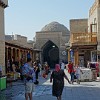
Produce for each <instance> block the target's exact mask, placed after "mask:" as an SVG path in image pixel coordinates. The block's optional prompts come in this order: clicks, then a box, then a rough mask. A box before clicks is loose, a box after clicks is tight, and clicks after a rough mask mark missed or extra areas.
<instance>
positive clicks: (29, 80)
mask: <svg viewBox="0 0 100 100" xmlns="http://www.w3.org/2000/svg"><path fill="white" fill-rule="evenodd" d="M22 73H23V76H24V82H25V99H26V100H28V98H29V100H32V92H33V90H34V82H35V72H34V68H32V60H31V58H27V63H25V64H24V66H23V68H22Z"/></svg>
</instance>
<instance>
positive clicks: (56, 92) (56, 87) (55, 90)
mask: <svg viewBox="0 0 100 100" xmlns="http://www.w3.org/2000/svg"><path fill="white" fill-rule="evenodd" d="M64 78H65V79H66V80H67V81H68V82H69V83H70V81H69V79H68V78H67V76H66V75H65V73H64V71H63V70H61V69H60V65H59V64H56V65H55V70H54V71H53V72H52V74H51V77H50V82H52V79H53V85H52V95H53V96H56V97H57V100H61V96H62V92H63V88H64Z"/></svg>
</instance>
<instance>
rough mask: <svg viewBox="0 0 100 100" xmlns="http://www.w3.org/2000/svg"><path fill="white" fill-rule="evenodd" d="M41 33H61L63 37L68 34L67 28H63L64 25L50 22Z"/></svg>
mask: <svg viewBox="0 0 100 100" xmlns="http://www.w3.org/2000/svg"><path fill="white" fill-rule="evenodd" d="M41 31H44V32H62V34H63V35H65V34H69V30H68V29H67V27H65V26H64V25H62V24H60V23H58V22H51V23H49V24H47V25H45V26H44V27H43V28H42V29H41Z"/></svg>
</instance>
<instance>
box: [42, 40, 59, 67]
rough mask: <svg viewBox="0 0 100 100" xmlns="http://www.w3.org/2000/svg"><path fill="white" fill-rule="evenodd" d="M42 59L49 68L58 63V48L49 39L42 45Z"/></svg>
mask: <svg viewBox="0 0 100 100" xmlns="http://www.w3.org/2000/svg"><path fill="white" fill-rule="evenodd" d="M42 60H43V62H47V63H48V64H49V66H50V68H54V66H55V64H57V63H59V48H58V47H57V46H56V45H55V44H54V43H53V42H52V41H50V40H49V41H48V42H46V44H45V45H44V46H43V47H42Z"/></svg>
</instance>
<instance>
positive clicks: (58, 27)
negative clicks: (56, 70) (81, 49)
mask: <svg viewBox="0 0 100 100" xmlns="http://www.w3.org/2000/svg"><path fill="white" fill-rule="evenodd" d="M69 37H70V32H69V30H68V29H67V28H66V27H65V26H64V25H62V24H60V23H58V22H51V23H49V24H47V25H45V26H44V27H43V28H42V29H41V31H40V32H36V37H35V38H36V43H35V49H39V50H40V51H41V53H40V59H39V60H40V61H41V62H42V63H43V62H48V64H49V65H50V67H51V68H53V67H54V65H55V64H56V63H59V62H60V61H62V60H63V61H65V62H66V61H67V59H68V58H67V52H66V50H65V43H67V42H68V41H69Z"/></svg>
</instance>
